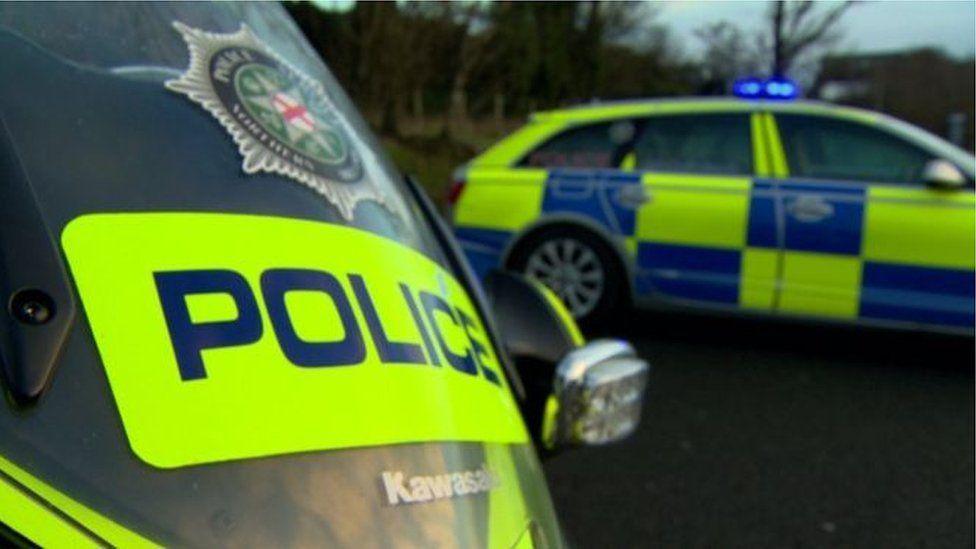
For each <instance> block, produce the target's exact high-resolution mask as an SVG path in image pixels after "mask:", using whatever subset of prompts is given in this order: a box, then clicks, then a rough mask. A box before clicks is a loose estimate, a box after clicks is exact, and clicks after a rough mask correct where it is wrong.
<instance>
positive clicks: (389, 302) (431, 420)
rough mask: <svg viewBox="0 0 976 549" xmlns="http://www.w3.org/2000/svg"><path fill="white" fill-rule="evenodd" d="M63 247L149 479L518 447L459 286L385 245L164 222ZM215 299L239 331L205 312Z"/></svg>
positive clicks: (214, 218)
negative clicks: (240, 463)
mask: <svg viewBox="0 0 976 549" xmlns="http://www.w3.org/2000/svg"><path fill="white" fill-rule="evenodd" d="M62 244H63V246H64V249H65V253H66V255H67V258H68V263H69V265H70V268H71V272H72V274H73V276H74V278H75V282H76V284H77V286H78V290H79V293H80V295H81V300H82V303H83V305H84V309H85V312H86V314H87V316H88V320H89V323H90V324H91V327H92V331H93V333H94V336H95V341H96V343H97V345H98V350H99V353H100V354H101V357H102V362H103V364H104V366H105V370H106V373H107V375H108V380H109V383H110V385H111V388H112V394H113V395H114V397H115V400H116V403H117V404H118V408H119V412H120V414H121V416H122V422H123V424H124V426H125V432H126V435H127V437H128V439H129V443H130V445H131V446H132V449H133V451H134V452H135V453H136V454H137V455H138V456H139V457H140V458H141V459H143V460H144V461H146V462H147V463H149V464H152V465H155V466H157V467H164V468H168V467H180V466H184V465H191V464H198V463H210V462H217V461H224V460H231V459H240V458H248V457H256V456H266V455H273V454H284V453H292V452H302V451H310V450H325V449H334V448H347V447H357V446H374V445H386V444H395V443H405V442H422V441H485V442H512V443H515V442H525V441H526V440H527V435H526V432H525V428H524V426H523V424H522V420H521V417H520V416H519V412H518V408H517V406H516V403H515V401H514V399H513V397H512V395H511V393H510V392H509V390H508V387H507V385H506V384H505V380H504V376H503V375H502V373H501V368H500V365H499V363H498V359H497V357H496V356H495V353H494V351H493V350H492V349H491V346H490V345H489V343H488V339H487V337H486V335H485V331H484V329H483V327H482V325H481V322H480V320H479V319H478V316H477V314H476V313H475V310H474V308H473V306H472V304H471V302H470V300H469V298H468V296H467V295H466V293H465V292H464V290H463V288H462V287H461V285H460V284H459V283H458V282H457V281H456V280H454V278H452V277H451V275H450V274H449V273H448V272H446V271H445V270H444V269H442V268H441V267H440V266H438V265H437V264H436V263H434V262H433V261H431V260H430V259H428V258H427V257H425V256H424V255H422V254H420V253H418V252H416V251H414V250H412V249H410V248H407V247H405V246H402V245H400V244H398V243H396V242H394V241H391V240H387V239H384V238H381V237H379V236H376V235H373V234H371V233H368V232H364V231H360V230H357V229H352V228H349V227H344V226H341V225H332V224H328V223H319V222H312V221H300V220H292V219H283V218H272V217H260V216H246V215H225V214H192V213H158V214H95V215H87V216H82V217H80V218H77V219H75V220H74V221H72V222H71V223H70V224H69V225H68V227H67V228H66V229H65V231H64V233H63V235H62ZM210 294H218V295H224V296H227V297H229V298H230V299H231V301H233V308H234V309H236V311H235V314H233V315H230V317H229V318H228V314H227V312H228V311H227V310H226V306H225V305H226V303H224V304H220V303H221V302H220V300H216V301H210V304H209V305H207V302H201V301H200V300H199V299H198V298H199V296H200V295H210ZM187 296H191V297H192V299H187ZM201 303H203V307H204V308H205V309H206V308H207V307H209V309H206V310H196V311H194V309H200V308H201ZM214 303H218V304H220V305H214ZM211 318H212V319H215V320H204V319H211Z"/></svg>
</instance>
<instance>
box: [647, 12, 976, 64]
mask: <svg viewBox="0 0 976 549" xmlns="http://www.w3.org/2000/svg"><path fill="white" fill-rule="evenodd" d="M824 3H825V4H826V3H827V2H824ZM657 4H659V5H660V15H659V18H658V22H660V23H663V24H665V25H667V26H669V27H670V28H671V31H672V33H673V35H674V38H675V40H676V41H677V42H678V43H679V44H680V45H681V47H682V49H683V50H684V51H685V52H687V53H689V54H692V55H694V54H695V53H697V51H698V48H699V44H698V40H697V39H696V38H695V37H694V35H693V32H694V30H695V29H696V28H698V27H701V26H703V25H706V24H709V23H714V22H717V21H722V20H728V21H730V22H732V23H735V24H737V25H739V26H740V27H742V28H744V29H755V28H757V27H758V26H759V25H761V24H762V20H763V16H764V15H765V12H766V6H767V2H765V1H743V0H725V1H719V0H676V1H662V2H657ZM825 7H826V6H825ZM840 26H841V28H842V29H843V30H844V39H843V41H842V42H841V44H840V45H839V46H838V48H837V49H838V50H853V51H859V52H868V51H879V50H897V49H904V48H909V47H916V46H936V47H939V48H942V49H943V50H945V51H946V52H948V53H950V54H952V55H954V56H957V57H969V56H972V55H973V54H974V53H976V1H972V0H970V1H966V0H958V1H931V0H903V1H895V0H877V1H870V2H862V3H859V4H856V5H855V6H853V7H851V8H850V9H849V10H848V12H847V13H846V14H844V18H843V19H842V20H841V23H840Z"/></svg>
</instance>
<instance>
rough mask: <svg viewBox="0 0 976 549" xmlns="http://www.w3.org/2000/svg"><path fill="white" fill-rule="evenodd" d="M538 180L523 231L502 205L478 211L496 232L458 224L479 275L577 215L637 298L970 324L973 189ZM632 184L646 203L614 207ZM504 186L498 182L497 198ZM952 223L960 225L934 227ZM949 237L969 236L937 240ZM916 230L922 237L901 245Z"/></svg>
mask: <svg viewBox="0 0 976 549" xmlns="http://www.w3.org/2000/svg"><path fill="white" fill-rule="evenodd" d="M517 171H518V170H512V171H510V172H509V173H510V174H511V173H515V172H517ZM523 171H524V170H523ZM539 175H541V174H536V175H535V176H534V179H533V182H530V183H525V185H528V186H529V188H528V189H526V188H523V189H521V190H519V191H518V194H519V197H520V198H521V197H526V198H527V200H528V201H530V202H531V201H534V204H536V205H535V206H534V207H535V211H536V213H535V214H534V215H528V211H527V210H526V212H522V209H526V208H528V206H527V205H526V200H519V204H518V205H517V206H515V205H513V206H512V208H514V210H513V211H515V212H516V213H517V214H518V215H517V217H519V218H520V219H521V218H523V217H524V218H525V219H523V220H522V221H521V222H519V223H510V220H509V218H511V217H512V216H513V215H514V214H513V213H512V211H508V209H503V208H499V210H498V212H497V214H495V216H492V215H491V214H488V213H487V212H482V214H481V215H480V217H481V218H482V219H483V220H488V221H487V222H482V223H475V224H465V223H463V222H462V223H458V225H459V226H458V227H457V229H456V231H457V236H458V238H459V239H460V240H461V242H462V246H463V248H464V250H465V252H466V254H467V256H468V258H469V260H470V261H471V264H472V266H473V267H474V269H475V271H476V272H477V273H478V274H479V275H484V274H485V273H486V272H487V271H488V270H489V269H491V268H493V267H496V266H498V265H499V262H500V259H501V255H502V253H503V251H504V250H505V249H506V247H507V246H509V244H510V242H511V239H512V237H513V235H515V234H516V233H517V232H519V231H520V230H522V229H524V228H525V227H526V226H528V225H529V224H530V223H531V222H532V221H534V220H535V219H538V218H539V217H542V216H559V215H564V216H565V215H571V216H575V217H584V218H586V219H588V220H590V221H591V222H593V223H595V224H598V225H600V226H601V227H603V228H604V229H606V231H607V232H608V233H610V234H612V235H615V236H618V237H620V238H622V239H623V240H624V241H625V242H626V243H627V244H628V247H629V249H630V251H631V253H632V258H631V259H632V260H633V261H634V267H635V268H634V276H635V279H634V290H635V293H636V294H637V295H639V296H640V295H654V296H662V297H670V298H677V299H682V300H689V301H696V302H702V303H711V304H717V305H727V306H740V307H744V308H751V309H760V310H767V311H781V312H787V313H798V314H812V315H818V316H833V317H839V318H851V319H857V318H862V319H868V320H873V321H878V320H881V321H895V322H915V323H923V324H932V325H942V326H951V327H971V326H972V324H973V320H974V311H973V309H974V307H973V302H974V295H973V286H974V284H973V263H974V259H973V250H972V248H973V246H972V244H971V243H969V241H970V240H972V237H971V236H966V234H967V233H972V232H973V231H974V227H973V211H972V210H973V199H972V193H962V194H957V195H956V197H955V198H947V195H945V194H942V195H939V194H932V193H933V192H935V191H927V190H924V189H918V188H908V189H896V190H892V189H891V188H885V187H873V186H870V185H867V184H853V183H850V182H821V181H817V182H812V181H804V180H790V179H765V178H759V179H751V178H741V177H740V178H729V177H720V176H689V175H676V174H648V173H644V174H640V173H633V172H624V171H617V170H570V169H566V170H551V171H550V172H548V173H545V175H544V177H539ZM636 184H641V185H644V186H645V187H646V188H647V190H648V191H649V194H650V195H651V201H650V202H649V203H647V204H645V205H644V206H642V207H641V208H640V209H633V208H630V207H626V206H624V205H622V204H621V203H620V202H619V201H618V200H617V197H618V193H619V192H620V189H622V188H624V187H625V186H626V185H636ZM506 190H507V187H506V186H503V185H497V186H495V191H494V192H495V193H504V192H506ZM963 195H964V196H963ZM496 198H500V197H496ZM805 199H816V200H818V201H820V202H822V203H825V204H826V205H827V206H828V207H829V211H830V214H829V215H827V216H826V217H824V218H823V219H818V220H807V221H803V220H801V219H800V218H799V217H800V216H795V215H791V214H790V212H789V209H790V207H791V205H793V204H794V203H795V202H797V201H802V200H805ZM493 203H497V200H496V201H494V202H493ZM471 206H473V207H475V208H477V207H479V206H476V205H474V204H471V205H470V206H469V207H471ZM493 217H497V218H498V220H499V221H495V219H493ZM946 219H949V220H951V223H952V226H951V227H946V226H941V225H940V223H937V222H936V220H942V221H941V223H942V224H945V220H946ZM492 225H494V226H492ZM951 231H958V232H959V235H961V236H959V237H958V238H956V240H951V241H946V240H945V239H944V238H942V237H943V236H944V233H947V232H951ZM912 232H913V233H914V234H915V235H916V238H906V236H905V235H906V234H911V233H912ZM951 234H955V233H951ZM940 238H942V240H940ZM967 238H968V239H969V240H967ZM957 241H958V242H957Z"/></svg>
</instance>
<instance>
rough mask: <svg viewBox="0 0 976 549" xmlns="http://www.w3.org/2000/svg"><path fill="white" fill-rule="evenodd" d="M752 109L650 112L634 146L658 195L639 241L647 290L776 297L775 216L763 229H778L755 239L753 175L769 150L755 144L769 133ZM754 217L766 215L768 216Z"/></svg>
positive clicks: (756, 300) (644, 214)
mask: <svg viewBox="0 0 976 549" xmlns="http://www.w3.org/2000/svg"><path fill="white" fill-rule="evenodd" d="M752 116H753V115H752V114H751V113H750V112H748V111H741V112H702V113H688V114H668V115H660V116H650V117H647V118H645V119H644V120H643V121H642V124H641V125H642V129H641V133H640V135H639V137H638V138H637V139H636V141H635V143H634V150H633V165H634V169H635V170H637V171H639V172H640V173H641V181H642V184H643V188H644V191H645V194H646V195H647V199H648V200H647V202H646V203H645V204H644V205H643V206H642V207H641V208H640V210H639V212H638V214H637V220H636V223H637V224H636V230H635V238H634V244H633V247H634V251H635V256H636V283H635V291H636V293H637V295H638V297H641V296H644V297H649V298H665V299H668V300H676V301H682V302H684V301H687V302H690V303H692V304H696V305H710V306H720V307H737V306H739V305H744V306H748V307H757V308H763V309H768V308H769V307H770V306H771V301H770V299H769V296H770V295H771V294H772V289H773V285H774V283H775V270H774V269H773V268H772V266H773V265H774V263H775V257H776V254H777V253H778V250H777V248H776V246H775V242H773V241H772V236H771V235H773V234H775V226H774V225H772V226H767V227H765V228H764V229H763V231H760V232H763V233H764V236H765V234H766V233H768V235H770V236H769V238H768V239H767V240H769V242H768V243H767V244H768V245H767V247H766V248H760V247H753V246H751V245H750V240H753V239H752V238H750V232H751V230H750V227H751V225H752V222H751V221H750V217H751V216H750V209H751V203H752V200H751V193H752V191H753V176H754V173H755V167H756V166H757V165H759V164H764V163H765V155H763V154H759V152H757V153H756V154H754V148H755V149H756V150H757V151H760V150H761V149H760V145H761V143H760V140H759V139H758V137H759V136H758V133H757V129H758V128H759V127H760V126H759V125H757V124H754V123H753V122H752V121H751V118H752ZM754 126H755V127H754ZM754 133H756V134H757V135H754ZM754 145H755V147H754ZM760 160H761V162H760ZM754 217H755V222H756V224H757V225H758V224H761V222H762V220H760V219H759V217H762V216H758V215H757V216H754ZM765 217H766V222H767V223H773V224H775V219H774V218H773V217H772V216H765Z"/></svg>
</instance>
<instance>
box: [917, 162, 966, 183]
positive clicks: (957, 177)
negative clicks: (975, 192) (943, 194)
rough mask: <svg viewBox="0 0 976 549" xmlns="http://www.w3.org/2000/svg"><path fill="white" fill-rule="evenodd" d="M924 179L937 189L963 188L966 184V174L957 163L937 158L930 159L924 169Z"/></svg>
mask: <svg viewBox="0 0 976 549" xmlns="http://www.w3.org/2000/svg"><path fill="white" fill-rule="evenodd" d="M922 181H924V182H925V184H926V185H928V186H930V187H935V188H937V189H961V188H962V187H964V186H966V176H965V175H963V174H962V172H961V171H959V168H957V167H956V165H955V164H953V163H952V162H949V161H948V160H943V159H941V158H936V159H934V160H929V161H928V163H927V164H925V169H924V170H922Z"/></svg>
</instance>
